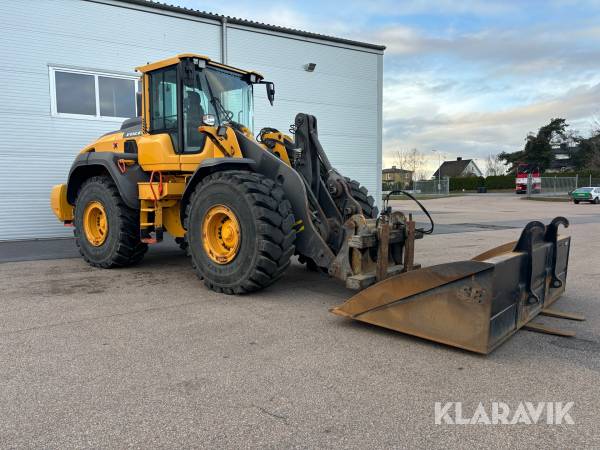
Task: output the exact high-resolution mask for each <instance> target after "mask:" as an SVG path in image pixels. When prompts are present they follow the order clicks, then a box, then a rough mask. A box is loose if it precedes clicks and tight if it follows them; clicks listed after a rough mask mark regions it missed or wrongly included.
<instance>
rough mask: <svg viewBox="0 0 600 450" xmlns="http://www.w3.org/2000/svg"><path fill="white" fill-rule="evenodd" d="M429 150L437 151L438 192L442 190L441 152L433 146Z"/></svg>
mask: <svg viewBox="0 0 600 450" xmlns="http://www.w3.org/2000/svg"><path fill="white" fill-rule="evenodd" d="M431 151H432V152H433V153H437V155H438V185H437V190H438V192H440V191H441V190H442V154H441V153H440V152H438V151H437V150H436V149H435V148H432V149H431Z"/></svg>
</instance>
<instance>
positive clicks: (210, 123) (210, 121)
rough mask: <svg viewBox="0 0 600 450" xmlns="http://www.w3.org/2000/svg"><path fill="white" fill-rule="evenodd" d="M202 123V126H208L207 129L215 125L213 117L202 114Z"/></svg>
mask: <svg viewBox="0 0 600 450" xmlns="http://www.w3.org/2000/svg"><path fill="white" fill-rule="evenodd" d="M202 123H203V124H204V125H208V126H209V127H214V126H215V123H216V120H215V116H213V115H212V114H204V115H203V116H202Z"/></svg>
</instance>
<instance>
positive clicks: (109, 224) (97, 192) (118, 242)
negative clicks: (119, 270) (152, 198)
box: [73, 176, 148, 269]
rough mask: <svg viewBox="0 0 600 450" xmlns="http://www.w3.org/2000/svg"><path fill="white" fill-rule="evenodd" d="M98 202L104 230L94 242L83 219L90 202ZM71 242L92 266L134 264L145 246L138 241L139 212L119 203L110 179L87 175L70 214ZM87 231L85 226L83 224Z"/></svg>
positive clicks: (121, 202)
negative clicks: (71, 226) (73, 238)
mask: <svg viewBox="0 0 600 450" xmlns="http://www.w3.org/2000/svg"><path fill="white" fill-rule="evenodd" d="M94 204H95V205H101V209H102V210H103V211H104V213H105V218H104V221H105V222H106V229H105V233H103V235H102V237H101V238H99V239H98V240H97V241H96V242H95V243H93V242H92V241H91V240H90V239H89V237H88V233H89V231H88V232H86V228H85V227H84V221H85V220H87V219H86V216H85V214H86V211H87V209H88V208H89V207H90V205H94ZM73 223H74V226H75V228H74V230H73V232H74V234H75V243H76V244H77V247H78V248H79V253H81V256H83V259H85V261H86V262H87V263H88V264H90V265H91V266H94V267H101V268H103V269H110V268H113V267H126V266H130V265H133V264H137V263H138V262H140V261H141V260H142V259H143V258H144V254H145V253H146V251H147V250H148V246H147V245H146V244H144V243H142V242H141V241H140V232H139V212H138V211H136V210H133V209H131V208H129V207H128V206H126V205H125V203H123V200H122V199H121V196H120V194H119V190H118V189H117V187H116V186H115V184H114V182H113V181H112V179H111V178H109V177H106V176H97V177H91V178H90V179H88V180H87V181H86V182H85V183H84V184H83V185H82V186H81V188H80V189H79V193H78V194H77V200H76V201H75V214H74V220H73ZM86 227H87V229H88V230H89V225H86Z"/></svg>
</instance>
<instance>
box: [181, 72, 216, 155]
mask: <svg viewBox="0 0 600 450" xmlns="http://www.w3.org/2000/svg"><path fill="white" fill-rule="evenodd" d="M197 86H200V83H197ZM204 114H214V112H213V111H212V110H211V108H210V107H209V102H208V97H207V96H206V94H205V93H204V92H203V91H202V90H201V89H200V88H199V87H192V86H186V87H185V90H184V92H183V132H184V141H185V142H184V146H185V150H184V151H186V152H198V151H201V150H202V148H203V147H204V141H205V136H204V135H202V134H201V133H200V132H199V131H198V127H199V126H200V125H202V116H203V115H204Z"/></svg>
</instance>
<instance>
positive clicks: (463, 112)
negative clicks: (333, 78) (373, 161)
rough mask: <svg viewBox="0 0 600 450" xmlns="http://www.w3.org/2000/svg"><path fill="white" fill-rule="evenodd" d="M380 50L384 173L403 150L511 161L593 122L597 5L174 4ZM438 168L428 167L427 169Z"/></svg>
mask: <svg viewBox="0 0 600 450" xmlns="http://www.w3.org/2000/svg"><path fill="white" fill-rule="evenodd" d="M173 1H177V3H179V4H182V5H184V6H188V7H192V8H197V9H205V10H209V11H213V12H217V13H221V14H226V15H233V16H237V17H243V18H247V19H252V20H257V21H261V22H266V23H272V24H276V25H282V26H286V27H290V28H297V29H303V30H307V31H313V32H317V33H323V34H329V35H335V36H340V37H346V38H349V39H354V40H359V41H365V42H372V43H378V44H384V45H386V46H387V50H386V52H385V57H384V93H383V117H384V129H383V136H384V162H385V164H390V163H391V162H392V158H391V155H392V153H393V151H395V150H397V149H398V148H404V149H408V148H411V147H417V148H419V149H421V150H424V151H427V152H428V154H430V156H431V165H432V166H431V169H432V170H433V169H434V167H433V166H434V165H437V156H435V155H433V154H431V152H429V150H430V149H431V148H437V149H440V151H442V152H445V153H446V154H447V156H448V157H449V158H450V157H455V156H463V157H465V158H468V157H485V156H487V155H488V154H489V153H498V152H500V151H503V150H505V151H514V150H516V149H519V148H521V147H522V145H523V140H524V138H525V136H526V134H527V132H529V131H535V130H537V129H538V128H539V127H541V126H542V125H544V124H546V123H547V122H548V121H549V120H550V118H552V117H564V118H565V119H567V120H568V121H569V123H571V124H572V127H573V128H578V129H580V130H581V131H586V130H587V128H588V127H589V122H590V120H591V116H592V115H599V114H600V109H599V108H600V107H599V106H597V105H600V102H599V100H600V92H599V91H600V88H599V86H600V26H599V25H598V23H600V20H598V19H599V18H600V3H598V2H597V1H593V0H531V1H529V2H526V3H525V2H519V1H516V0H515V1H499V0H496V1H494V0H463V1H457V0H438V1H436V2H431V1H428V0H406V1H398V0H371V1H368V2H364V0H360V1H359V0H346V1H345V2H344V3H343V7H340V3H339V2H331V1H330V2H328V1H323V0H305V1H304V2H302V3H298V2H293V1H291V0H284V1H278V2H273V1H267V0H256V1H253V2H249V1H242V0H230V1H228V2H220V1H219V2H218V1H216V0H207V1H200V0H173ZM434 162H435V164H434Z"/></svg>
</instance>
